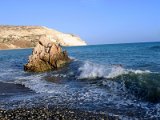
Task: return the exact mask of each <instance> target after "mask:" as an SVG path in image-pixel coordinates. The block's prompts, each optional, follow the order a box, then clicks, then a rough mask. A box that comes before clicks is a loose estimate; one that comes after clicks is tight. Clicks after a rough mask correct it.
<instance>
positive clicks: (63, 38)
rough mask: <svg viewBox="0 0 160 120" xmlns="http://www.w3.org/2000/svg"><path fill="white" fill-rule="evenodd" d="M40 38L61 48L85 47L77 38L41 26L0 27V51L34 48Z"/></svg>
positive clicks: (83, 42)
mask: <svg viewBox="0 0 160 120" xmlns="http://www.w3.org/2000/svg"><path fill="white" fill-rule="evenodd" d="M41 37H46V39H50V40H52V41H54V42H55V43H58V44H60V45H61V46H81V45H86V42H85V41H83V40H82V39H81V38H80V37H78V36H75V35H73V34H65V33H62V32H59V31H56V30H54V29H50V28H47V27H43V26H2V25H0V49H15V48H31V47H35V46H36V45H37V43H38V41H39V40H40V39H41Z"/></svg>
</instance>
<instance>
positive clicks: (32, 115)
mask: <svg viewBox="0 0 160 120" xmlns="http://www.w3.org/2000/svg"><path fill="white" fill-rule="evenodd" d="M0 119H1V120H13V119H16V120H30V119H34V120H55V119H56V120H73V119H76V120H82V119H86V120H90V119H102V120H103V119H104V120H118V119H119V116H117V115H114V116H111V115H108V114H106V113H96V112H90V111H82V110H78V109H68V108H61V107H55V106H54V107H50V108H48V107H38V108H17V109H9V110H2V109H0Z"/></svg>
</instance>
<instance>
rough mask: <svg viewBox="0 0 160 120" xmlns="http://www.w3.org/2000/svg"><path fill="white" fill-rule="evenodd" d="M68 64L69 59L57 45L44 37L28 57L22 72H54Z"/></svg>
mask: <svg viewBox="0 0 160 120" xmlns="http://www.w3.org/2000/svg"><path fill="white" fill-rule="evenodd" d="M68 62H70V58H69V57H68V55H67V52H66V51H63V50H62V48H61V47H60V45H59V44H56V43H54V42H53V41H51V40H50V39H47V38H46V37H41V39H40V40H39V43H38V44H37V45H36V47H35V48H34V49H33V52H32V55H30V56H29V60H28V63H27V64H26V65H24V70H25V71H30V72H44V71H48V70H56V69H58V68H60V67H62V66H64V65H65V64H66V63H68Z"/></svg>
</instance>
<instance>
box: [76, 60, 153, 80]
mask: <svg viewBox="0 0 160 120" xmlns="http://www.w3.org/2000/svg"><path fill="white" fill-rule="evenodd" d="M79 71H80V75H79V76H78V79H96V78H107V79H113V78H116V77H118V76H120V75H124V74H129V73H134V74H145V73H151V71H149V70H145V71H143V70H133V69H125V68H123V67H122V66H121V65H108V66H106V65H99V64H95V63H92V62H89V61H86V62H85V63H84V65H82V66H81V67H80V68H79Z"/></svg>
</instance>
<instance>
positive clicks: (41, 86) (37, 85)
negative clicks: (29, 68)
mask: <svg viewBox="0 0 160 120" xmlns="http://www.w3.org/2000/svg"><path fill="white" fill-rule="evenodd" d="M42 78H43V75H34V76H33V75H32V76H28V77H21V78H18V79H17V80H16V81H15V83H16V84H22V85H24V86H25V87H27V88H30V89H31V90H33V91H35V92H36V93H59V92H61V89H62V88H65V86H64V87H60V85H56V84H54V83H52V82H48V81H45V80H43V79H42Z"/></svg>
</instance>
